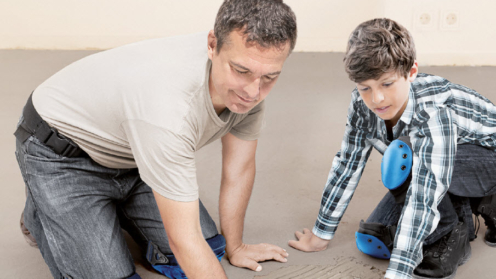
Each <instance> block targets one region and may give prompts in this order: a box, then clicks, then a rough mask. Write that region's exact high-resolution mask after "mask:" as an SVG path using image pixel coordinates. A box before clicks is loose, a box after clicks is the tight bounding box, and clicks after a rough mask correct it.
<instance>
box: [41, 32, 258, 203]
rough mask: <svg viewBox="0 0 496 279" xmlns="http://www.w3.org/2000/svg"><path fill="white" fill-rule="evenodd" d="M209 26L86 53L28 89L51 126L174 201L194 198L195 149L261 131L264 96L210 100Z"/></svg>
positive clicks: (99, 159)
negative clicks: (252, 100)
mask: <svg viewBox="0 0 496 279" xmlns="http://www.w3.org/2000/svg"><path fill="white" fill-rule="evenodd" d="M207 35H208V34H207V33H199V34H194V35H187V36H180V37H172V38H161V39H153V40H147V41H142V42H138V43H134V44H129V45H125V46H122V47H118V48H115V49H111V50H107V51H103V52H100V53H97V54H94V55H90V56H88V57H85V58H83V59H81V60H79V61H76V62H74V63H73V64H71V65H69V66H67V67H66V68H64V69H62V70H61V71H60V72H58V73H56V74H55V75H53V76H52V77H50V78H49V79H48V80H46V81H45V82H44V83H43V84H41V85H40V86H39V87H38V88H36V90H35V92H34V93H33V104H34V106H35V108H36V110H37V111H38V113H39V114H40V115H41V116H42V118H43V119H44V120H45V121H47V122H48V123H49V124H50V125H51V126H52V127H54V128H56V129H57V130H58V131H59V132H60V133H61V134H63V135H65V136H67V137H69V138H70V139H72V140H73V141H74V142H76V143H77V144H78V145H79V146H80V147H81V148H82V149H83V150H84V151H85V152H86V153H88V154H89V156H90V157H91V158H92V159H93V160H95V161H96V162H97V163H99V164H101V165H103V166H106V167H109V168H135V167H138V169H139V172H140V176H141V178H142V179H143V181H144V182H145V183H147V184H148V185H149V186H150V187H152V189H154V190H155V191H156V192H158V193H159V194H161V195H162V196H164V197H166V198H169V199H173V200H177V201H193V200H196V199H198V185H197V180H196V166H195V151H197V150H199V149H200V148H201V147H203V146H204V145H206V144H209V143H210V142H212V141H214V140H216V139H218V138H220V137H222V136H224V135H225V134H227V133H229V132H230V133H232V134H233V135H235V136H236V137H238V138H240V139H243V140H255V139H257V138H258V136H259V134H260V130H261V128H262V121H263V115H264V103H263V102H262V103H260V104H259V105H257V106H256V107H255V108H253V109H252V110H251V111H250V112H248V113H246V114H236V113H232V112H230V111H229V110H228V109H226V110H224V112H222V113H221V114H220V115H219V116H217V114H216V113H215V110H214V107H213V104H212V101H211V99H210V94H209V87H208V80H209V73H210V66H211V62H210V60H209V59H208V56H207Z"/></svg>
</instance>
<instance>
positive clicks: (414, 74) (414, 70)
mask: <svg viewBox="0 0 496 279" xmlns="http://www.w3.org/2000/svg"><path fill="white" fill-rule="evenodd" d="M418 72H419V68H418V63H417V60H415V62H414V63H413V66H412V68H411V69H410V74H409V75H408V81H409V82H413V81H414V80H415V78H416V77H417V74H418Z"/></svg>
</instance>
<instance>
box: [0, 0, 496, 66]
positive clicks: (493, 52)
mask: <svg viewBox="0 0 496 279" xmlns="http://www.w3.org/2000/svg"><path fill="white" fill-rule="evenodd" d="M221 2H222V0H182V1H181V0H141V1H138V0H85V1H81V0H44V1H39V0H0V18H1V19H2V24H0V49H106V48H111V47H115V46H119V45H122V44H126V43H130V42H134V41H138V40H142V39H146V38H154V37H162V36H173V35H179V34H187V33H194V32H199V31H204V30H209V29H211V28H212V27H213V23H214V18H215V14H216V12H217V9H218V7H219V6H220V4H221ZM285 2H286V3H288V4H289V5H290V6H291V7H292V8H293V10H294V11H295V13H296V15H297V17H298V28H299V38H298V43H297V46H296V49H295V50H296V51H339V52H342V51H344V50H345V47H346V41H347V38H348V35H349V33H350V32H351V31H352V30H353V28H354V27H355V26H356V25H357V24H359V23H360V22H362V21H364V20H367V19H371V18H374V17H390V18H393V19H395V20H397V21H399V22H400V23H402V24H403V25H405V26H406V27H407V28H409V30H411V32H412V33H413V35H414V37H415V40H416V45H417V49H418V53H419V54H418V58H419V62H420V63H421V64H423V65H426V64H427V65H496V48H495V47H494V45H495V43H496V27H495V26H496V17H493V15H492V14H493V12H494V11H495V10H496V4H495V3H496V2H495V1H492V0H473V1H467V0H348V1H344V0H286V1H285ZM449 13H452V14H456V15H457V19H458V20H457V21H456V24H454V25H452V26H445V25H444V24H443V23H444V21H443V20H444V18H445V17H444V16H445V15H447V14H449ZM425 14H427V15H429V16H430V21H429V22H428V23H427V24H424V25H422V24H420V19H419V18H420V17H421V16H422V15H424V17H423V18H424V19H425Z"/></svg>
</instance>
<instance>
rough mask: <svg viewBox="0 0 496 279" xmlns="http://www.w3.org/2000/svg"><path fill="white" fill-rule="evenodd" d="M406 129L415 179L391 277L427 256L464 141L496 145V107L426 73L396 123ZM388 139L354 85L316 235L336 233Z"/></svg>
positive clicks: (405, 273)
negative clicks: (373, 156)
mask: <svg viewBox="0 0 496 279" xmlns="http://www.w3.org/2000/svg"><path fill="white" fill-rule="evenodd" d="M400 136H409V137H410V141H411V143H412V149H413V152H414V158H413V167H412V182H411V187H410V188H409V190H408V193H407V196H406V201H405V208H404V212H403V215H402V216H401V218H400V221H399V226H398V230H397V233H396V239H395V243H394V249H393V253H392V254H391V260H390V263H389V268H388V270H387V272H386V278H411V275H412V272H413V270H414V268H415V267H416V266H417V265H418V264H419V263H420V262H421V261H422V243H423V241H424V239H425V238H426V237H427V236H428V235H429V234H430V233H432V232H433V231H434V230H435V229H436V227H437V224H438V222H439V212H438V210H437V205H438V204H439V202H440V201H441V199H442V198H443V196H444V195H445V194H446V191H447V190H448V185H450V183H451V174H452V172H453V161H454V157H455V153H456V147H457V144H464V143H470V144H476V145H480V146H484V147H488V148H490V149H493V150H495V149H496V107H495V106H494V105H493V104H492V103H491V102H490V101H489V100H488V99H487V98H485V97H483V96H481V95H480V94H478V93H477V92H475V91H474V90H472V89H469V88H467V87H465V86H462V85H458V84H454V83H451V82H449V81H448V80H446V79H444V78H441V77H438V76H432V75H427V74H419V75H418V76H417V78H416V79H415V81H414V82H412V84H411V89H410V93H409V99H408V104H407V107H406V109H405V111H404V112H403V114H402V116H401V118H400V120H399V121H398V123H397V124H396V126H395V127H394V128H393V137H394V138H395V139H396V138H398V137H400ZM389 143H390V141H388V139H387V132H386V125H385V123H384V121H383V120H382V119H380V118H379V117H377V116H376V115H375V114H374V113H373V112H372V111H370V110H369V109H368V108H367V107H366V105H365V103H364V102H363V100H362V99H361V97H360V95H359V93H358V91H357V90H356V89H355V90H354V91H353V93H352V99H351V104H350V107H349V109H348V120H347V123H346V130H345V134H344V137H343V141H342V144H341V150H340V151H339V152H338V153H337V155H336V156H335V157H334V160H333V163H332V168H331V171H330V173H329V177H328V179H327V184H326V186H325V188H324V192H323V195H322V201H321V208H320V211H319V216H318V218H317V221H316V223H315V226H314V228H313V233H314V234H315V235H316V236H318V237H320V238H323V239H331V238H333V236H334V233H335V232H336V229H337V226H338V224H339V221H340V220H341V217H342V216H343V214H344V212H345V210H346V208H347V207H348V204H349V202H350V199H351V197H352V196H353V193H354V191H355V189H356V187H357V185H358V181H359V180H360V177H361V175H362V172H363V170H364V168H365V164H366V162H367V159H368V157H369V155H370V152H371V150H372V147H374V148H376V149H377V150H378V151H379V152H380V153H381V154H384V151H385V150H386V148H387V146H388V145H389Z"/></svg>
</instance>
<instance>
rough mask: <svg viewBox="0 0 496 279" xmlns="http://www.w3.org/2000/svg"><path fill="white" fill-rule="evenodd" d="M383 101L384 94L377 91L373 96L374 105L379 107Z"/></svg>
mask: <svg viewBox="0 0 496 279" xmlns="http://www.w3.org/2000/svg"><path fill="white" fill-rule="evenodd" d="M382 101H384V94H382V92H380V91H376V92H374V94H372V103H374V104H377V105H378V104H380V103H381V102H382Z"/></svg>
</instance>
